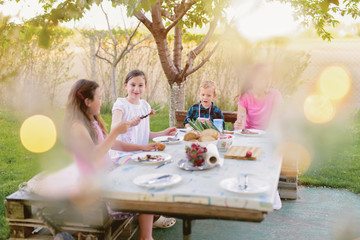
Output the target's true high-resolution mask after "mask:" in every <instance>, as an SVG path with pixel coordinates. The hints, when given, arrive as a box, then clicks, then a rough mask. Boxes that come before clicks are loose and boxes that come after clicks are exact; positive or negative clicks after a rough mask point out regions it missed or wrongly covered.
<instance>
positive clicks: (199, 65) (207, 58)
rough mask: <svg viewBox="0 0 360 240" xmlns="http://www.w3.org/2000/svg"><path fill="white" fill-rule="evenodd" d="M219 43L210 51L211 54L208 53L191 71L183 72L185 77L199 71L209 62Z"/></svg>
mask: <svg viewBox="0 0 360 240" xmlns="http://www.w3.org/2000/svg"><path fill="white" fill-rule="evenodd" d="M219 44H220V42H217V43H216V45H215V47H214V48H213V49H212V50H211V52H209V54H208V55H207V56H206V57H205V58H204V59H203V60H202V61H201V62H200V63H199V64H198V65H197V66H196V67H194V68H193V69H191V70H189V71H187V72H185V71H184V73H185V77H187V76H189V75H190V74H192V73H194V72H196V71H197V70H199V68H201V67H202V66H203V65H204V64H205V63H206V62H207V61H209V60H210V58H211V56H212V55H213V54H214V52H215V51H216V49H217V48H218V46H219Z"/></svg>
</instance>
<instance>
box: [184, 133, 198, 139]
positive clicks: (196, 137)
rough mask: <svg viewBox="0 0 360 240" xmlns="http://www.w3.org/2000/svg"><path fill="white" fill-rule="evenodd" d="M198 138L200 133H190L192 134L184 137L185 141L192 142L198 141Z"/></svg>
mask: <svg viewBox="0 0 360 240" xmlns="http://www.w3.org/2000/svg"><path fill="white" fill-rule="evenodd" d="M198 138H199V132H198V131H190V132H187V133H186V134H185V135H184V140H185V141H191V140H194V139H198Z"/></svg>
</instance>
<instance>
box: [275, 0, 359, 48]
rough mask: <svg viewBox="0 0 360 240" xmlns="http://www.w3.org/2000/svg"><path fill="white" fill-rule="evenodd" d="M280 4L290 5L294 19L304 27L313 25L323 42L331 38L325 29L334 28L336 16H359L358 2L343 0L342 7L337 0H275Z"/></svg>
mask: <svg viewBox="0 0 360 240" xmlns="http://www.w3.org/2000/svg"><path fill="white" fill-rule="evenodd" d="M277 1H279V2H282V3H290V4H291V6H292V7H293V8H294V9H295V18H296V19H299V20H301V21H302V22H303V23H304V24H305V25H313V26H314V27H315V30H316V32H317V34H318V35H319V36H320V37H321V38H322V39H323V40H329V41H330V40H331V39H332V38H333V36H332V35H331V33H330V32H329V31H328V30H327V29H326V27H328V26H331V27H334V26H336V25H337V24H338V23H339V21H338V20H337V19H336V15H342V16H344V15H349V16H351V17H352V18H354V19H355V18H357V17H358V16H359V14H360V11H359V7H358V5H359V1H358V0H344V1H343V4H342V5H343V6H339V1H338V0H312V1H304V0H290V1H289V0H277Z"/></svg>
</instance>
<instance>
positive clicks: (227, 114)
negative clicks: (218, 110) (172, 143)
mask: <svg viewBox="0 0 360 240" xmlns="http://www.w3.org/2000/svg"><path fill="white" fill-rule="evenodd" d="M222 113H223V115H224V121H225V122H230V123H231V127H232V128H231V129H234V123H235V121H236V118H237V112H231V111H223V112H222ZM186 115H187V111H184V110H177V111H176V112H175V117H176V127H177V128H183V127H184V120H185V118H186Z"/></svg>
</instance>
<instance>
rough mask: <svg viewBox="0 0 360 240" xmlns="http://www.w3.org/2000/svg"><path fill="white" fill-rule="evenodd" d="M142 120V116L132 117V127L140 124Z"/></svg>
mask: <svg viewBox="0 0 360 240" xmlns="http://www.w3.org/2000/svg"><path fill="white" fill-rule="evenodd" d="M140 121H141V118H140V117H136V118H133V119H131V121H130V127H135V126H136V125H138V124H139V123H140Z"/></svg>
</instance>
